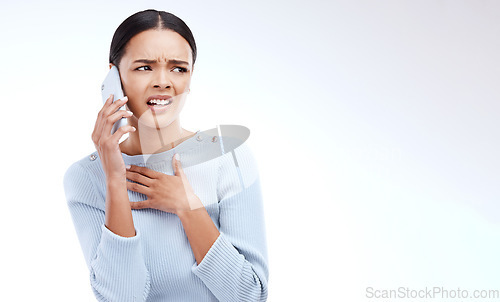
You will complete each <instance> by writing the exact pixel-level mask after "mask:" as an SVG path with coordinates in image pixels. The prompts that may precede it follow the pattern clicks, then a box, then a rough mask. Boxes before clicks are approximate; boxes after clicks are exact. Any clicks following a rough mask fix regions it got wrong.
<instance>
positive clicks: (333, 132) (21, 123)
mask: <svg viewBox="0 0 500 302" xmlns="http://www.w3.org/2000/svg"><path fill="white" fill-rule="evenodd" d="M235 2H236V1H189V2H182V1H105V2H104V1H81V2H80V3H75V2H69V1H18V2H14V1H11V2H10V3H8V4H7V2H6V1H4V2H2V4H1V7H0V28H1V31H0V32H1V36H0V41H1V47H0V55H1V56H0V58H1V66H2V68H1V73H0V85H1V86H0V100H1V106H2V108H1V109H2V110H1V118H2V122H1V124H0V125H1V127H2V131H1V133H2V147H1V148H0V150H1V152H2V153H1V156H2V159H3V160H2V165H1V166H2V169H1V171H2V172H3V177H2V179H3V180H2V181H1V186H2V187H1V189H2V204H3V207H2V210H1V217H0V218H1V219H0V227H1V230H2V239H1V241H2V245H1V246H2V247H1V249H0V250H1V261H2V263H1V271H2V275H3V277H4V278H3V279H4V280H6V281H3V282H2V290H1V295H2V297H1V298H0V299H1V300H2V301H35V300H38V301H94V298H93V294H92V292H91V288H90V284H89V278H88V271H87V268H86V266H85V262H84V258H83V254H82V252H81V249H80V246H79V242H78V239H77V237H76V232H75V230H74V227H73V224H72V221H71V216H70V213H69V211H68V209H67V206H66V201H65V196H64V191H63V186H62V180H63V175H64V172H65V171H66V169H67V168H68V167H69V165H70V164H71V163H73V162H74V161H76V160H78V159H80V158H82V157H84V156H87V155H88V154H90V153H91V152H93V151H94V150H95V149H94V146H93V143H92V141H91V139H90V135H91V133H92V130H93V127H94V123H95V118H96V116H97V112H98V111H99V109H100V107H101V96H100V90H99V88H100V84H101V82H102V80H103V79H104V77H105V75H106V74H107V72H108V55H109V46H110V43H111V38H112V36H113V33H114V31H115V30H116V28H117V27H118V25H119V24H120V23H121V22H122V21H123V20H124V19H125V18H126V17H128V16H129V15H131V14H133V13H135V12H137V11H140V10H144V9H148V8H155V9H158V10H165V11H169V12H171V13H174V14H175V15H177V16H178V17H180V18H181V19H183V20H184V21H185V22H186V23H187V24H188V26H189V27H190V28H191V30H192V32H193V34H194V36H195V39H196V43H197V45H198V58H197V61H196V64H195V70H194V74H193V80H192V86H191V93H190V95H189V97H188V102H187V104H186V106H185V107H184V109H183V111H182V114H181V125H182V126H183V127H184V128H186V129H188V130H191V131H193V130H197V129H202V130H204V129H211V128H213V127H215V125H224V124H238V125H244V126H246V127H248V128H249V129H250V130H251V135H250V140H249V143H250V146H251V148H252V150H253V151H254V154H255V156H256V158H257V161H258V163H259V171H260V175H261V179H262V184H263V196H264V200H265V208H264V209H265V215H266V217H265V218H266V227H267V240H268V248H269V265H270V280H269V286H270V288H269V289H270V292H269V301H368V300H369V299H367V298H366V293H367V292H366V288H367V287H373V288H375V289H395V288H397V287H400V286H403V287H409V288H410V289H416V290H417V289H421V288H424V287H425V286H429V287H433V286H444V287H445V288H447V289H449V290H456V289H458V288H460V289H462V290H463V289H466V290H470V294H472V290H474V289H500V286H499V285H498V284H500V283H499V282H498V281H499V279H500V278H499V273H498V272H499V271H500V262H499V261H498V255H500V246H499V242H500V233H499V231H500V227H499V226H500V209H499V206H498V203H499V202H500V186H499V180H500V174H499V172H498V171H499V168H500V160H499V157H498V154H499V151H500V144H499V129H500V127H499V126H500V122H499V120H500V113H499V112H500V111H499V110H500V105H499V98H500V93H499V90H498V87H499V82H500V73H499V71H500V62H499V60H498V54H499V53H500V38H499V37H500V22H499V20H500V2H499V1H483V0H479V1H478V0H469V1H463V0H462V1H458V0H456V1H451V0H450V1H444V0H441V1H437V0H436V1H404V0H397V1H388V0H384V1H371V0H364V1H362V0H349V1H347V0H346V1H328V2H327V1H301V2H298V1H263V0H258V1H256V0H255V1H251V2H250V1H245V2H243V1H240V2H239V3H238V4H237V3H235ZM471 301H472V299H471Z"/></svg>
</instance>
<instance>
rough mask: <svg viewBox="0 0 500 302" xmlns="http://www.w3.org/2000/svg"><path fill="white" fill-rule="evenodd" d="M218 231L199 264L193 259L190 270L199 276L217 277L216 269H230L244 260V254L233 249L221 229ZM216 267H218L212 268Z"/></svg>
mask: <svg viewBox="0 0 500 302" xmlns="http://www.w3.org/2000/svg"><path fill="white" fill-rule="evenodd" d="M219 233H220V234H219V236H218V237H217V239H216V240H215V242H214V243H213V244H212V246H211V247H210V249H209V250H208V252H207V253H206V255H205V257H203V260H201V262H200V264H197V263H196V261H195V262H194V264H193V266H192V268H191V271H192V272H193V273H194V274H196V275H197V276H199V277H201V276H203V275H206V276H207V277H208V278H217V276H216V275H214V274H215V273H216V271H217V270H223V271H231V270H233V269H234V267H238V266H241V265H242V263H243V261H244V256H243V255H241V254H240V253H238V251H236V250H235V248H234V246H233V245H232V244H231V243H230V242H229V241H228V240H227V239H226V235H224V233H223V232H221V231H219ZM216 267H217V268H218V269H217V270H214V268H216ZM202 279H204V278H202Z"/></svg>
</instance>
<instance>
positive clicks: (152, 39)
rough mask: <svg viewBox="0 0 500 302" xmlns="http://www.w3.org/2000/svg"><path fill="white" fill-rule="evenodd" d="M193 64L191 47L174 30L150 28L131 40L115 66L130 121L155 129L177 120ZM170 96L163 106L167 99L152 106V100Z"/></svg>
mask: <svg viewBox="0 0 500 302" xmlns="http://www.w3.org/2000/svg"><path fill="white" fill-rule="evenodd" d="M111 65H112V64H110V68H111ZM192 65H193V61H192V54H191V47H190V46H189V44H188V42H187V41H186V40H185V39H184V38H183V37H182V36H181V35H179V34H178V33H176V32H174V31H171V30H156V29H152V30H147V31H143V32H141V33H139V34H137V35H135V36H134V37H133V38H132V39H130V41H129V42H128V43H127V45H126V49H125V54H124V56H123V57H122V59H121V61H120V65H119V66H118V69H119V71H120V77H121V81H122V85H123V92H124V95H125V96H128V102H127V107H128V109H129V110H130V111H132V112H133V113H134V116H132V117H131V118H130V119H129V120H131V122H132V123H131V124H132V125H134V124H135V125H137V121H138V122H140V124H141V125H140V126H142V125H146V126H149V127H153V128H157V127H166V126H168V125H170V124H171V123H172V122H173V121H174V120H176V119H177V118H178V116H179V113H180V111H181V110H182V107H183V106H184V103H185V100H186V95H187V93H188V92H189V85H190V82H191V75H192ZM170 97H171V99H170V104H168V105H166V106H162V103H165V102H166V101H163V102H159V104H158V105H154V106H153V105H151V99H156V100H158V99H168V98H170ZM157 103H158V102H157Z"/></svg>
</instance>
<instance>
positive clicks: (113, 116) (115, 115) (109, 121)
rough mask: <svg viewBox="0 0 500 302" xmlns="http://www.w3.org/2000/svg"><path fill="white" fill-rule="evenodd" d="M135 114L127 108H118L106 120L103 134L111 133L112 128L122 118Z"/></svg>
mask: <svg viewBox="0 0 500 302" xmlns="http://www.w3.org/2000/svg"><path fill="white" fill-rule="evenodd" d="M132 115H133V113H132V112H131V111H127V110H118V111H116V112H115V113H113V114H111V115H110V116H108V117H107V118H106V122H105V123H104V128H103V130H102V131H103V134H109V135H111V128H112V127H113V125H114V124H115V123H116V122H117V121H118V120H119V119H121V118H123V117H125V118H129V117H131V116H132Z"/></svg>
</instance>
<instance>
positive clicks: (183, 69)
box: [174, 67, 187, 72]
mask: <svg viewBox="0 0 500 302" xmlns="http://www.w3.org/2000/svg"><path fill="white" fill-rule="evenodd" d="M176 69H178V70H179V72H187V69H186V68H184V67H175V68H174V70H176Z"/></svg>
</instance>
